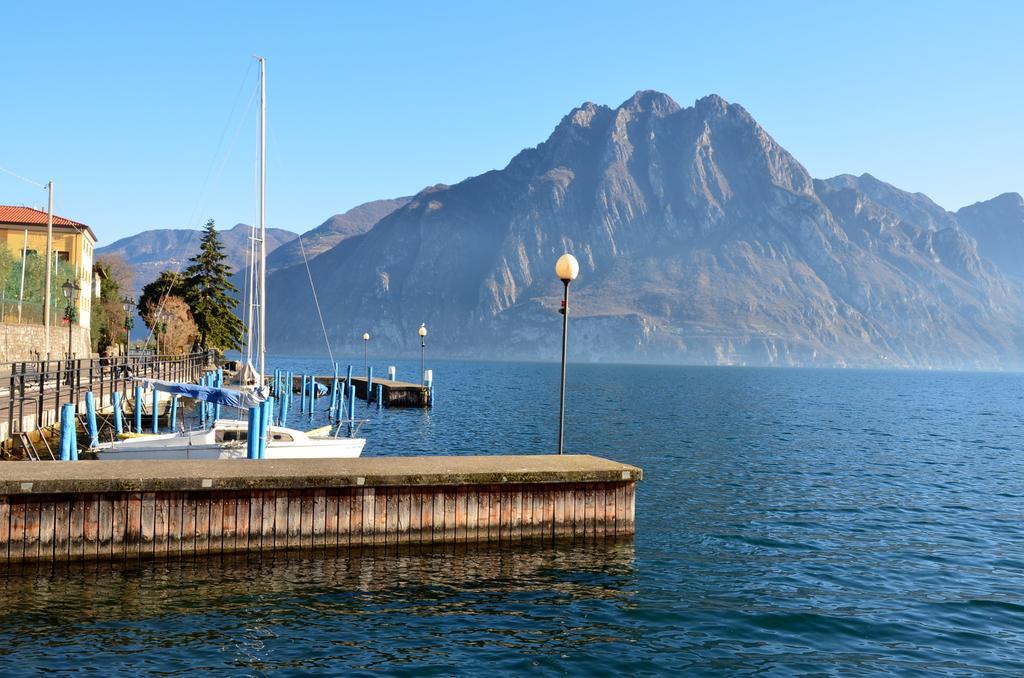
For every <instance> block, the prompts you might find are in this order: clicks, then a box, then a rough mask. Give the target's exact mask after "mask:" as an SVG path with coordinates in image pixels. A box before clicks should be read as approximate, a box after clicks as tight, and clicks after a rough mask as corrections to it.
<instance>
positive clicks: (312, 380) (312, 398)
mask: <svg viewBox="0 0 1024 678" xmlns="http://www.w3.org/2000/svg"><path fill="white" fill-rule="evenodd" d="M315 410H316V377H314V376H313V375H312V374H311V375H309V418H310V419H312V418H313V412H314V411H315Z"/></svg>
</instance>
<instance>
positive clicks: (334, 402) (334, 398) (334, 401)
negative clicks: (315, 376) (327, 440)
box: [327, 375, 338, 419]
mask: <svg viewBox="0 0 1024 678" xmlns="http://www.w3.org/2000/svg"><path fill="white" fill-rule="evenodd" d="M337 406H338V375H334V381H332V382H331V405H330V407H328V408H327V418H328V419H330V418H332V417H334V408H336V407H337Z"/></svg>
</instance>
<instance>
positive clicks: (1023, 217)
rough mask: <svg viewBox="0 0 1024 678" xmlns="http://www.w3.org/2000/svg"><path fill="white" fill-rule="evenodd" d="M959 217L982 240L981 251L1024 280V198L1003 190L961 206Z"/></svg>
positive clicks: (1003, 269)
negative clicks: (988, 198) (980, 200)
mask: <svg viewBox="0 0 1024 678" xmlns="http://www.w3.org/2000/svg"><path fill="white" fill-rule="evenodd" d="M956 218H957V220H958V221H959V222H960V224H961V225H962V226H963V227H964V229H965V230H966V231H967V232H968V233H970V234H971V236H972V237H973V238H974V239H975V240H976V241H977V242H978V251H979V252H980V253H981V254H982V255H983V256H984V257H986V258H988V259H991V260H992V261H994V262H995V263H996V265H997V266H999V268H1000V269H1002V271H1003V272H1004V273H1006V274H1007V275H1009V276H1012V277H1013V278H1014V279H1016V280H1017V281H1019V282H1022V283H1024V199H1022V198H1021V196H1020V194H1019V193H1003V194H1002V195H999V196H996V197H995V198H992V199H991V200H986V201H984V202H977V203H974V204H973V205H969V206H967V207H964V208H962V209H960V210H959V211H958V212H957V213H956Z"/></svg>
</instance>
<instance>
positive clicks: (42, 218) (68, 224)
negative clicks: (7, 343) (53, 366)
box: [0, 205, 96, 361]
mask: <svg viewBox="0 0 1024 678" xmlns="http://www.w3.org/2000/svg"><path fill="white" fill-rule="evenodd" d="M46 222H47V214H46V212H45V211H43V210H38V209H35V208H32V207H23V206H17V205H0V247H5V248H6V249H7V250H8V253H9V255H10V260H12V261H14V262H15V267H16V268H15V271H16V272H15V273H14V275H15V277H17V272H20V271H22V270H32V267H33V266H39V267H41V266H44V265H45V260H44V259H42V257H44V256H45V252H46ZM95 248H96V234H95V233H94V232H93V230H92V229H91V228H89V226H87V225H86V224H83V223H80V222H78V221H74V220H72V219H68V218H66V217H61V216H57V215H56V214H55V215H53V249H52V252H53V254H52V256H53V262H52V265H53V268H52V270H53V274H52V277H53V283H52V288H51V298H50V308H51V318H50V324H51V327H56V328H60V327H62V326H63V327H64V328H66V327H67V321H66V320H65V319H64V315H65V308H66V302H65V299H64V297H63V295H62V293H61V290H60V287H61V285H63V284H64V283H65V282H66V281H67V280H72V281H73V282H76V283H78V286H79V288H80V289H81V291H80V292H79V294H78V298H77V301H76V304H75V311H76V313H75V316H76V318H75V324H76V325H79V326H80V327H81V329H82V330H84V332H80V334H83V335H84V337H83V339H82V342H78V341H76V342H75V343H76V344H77V345H78V348H79V350H77V351H75V353H77V354H78V355H79V356H80V357H81V356H82V355H83V352H82V351H81V347H82V346H83V345H84V346H85V347H86V350H85V351H84V353H85V355H88V351H87V347H88V329H89V327H90V324H91V322H90V321H91V312H92V298H93V296H94V295H93V292H94V289H95V285H94V282H93V256H94V251H95ZM33 258H35V259H33ZM0 282H7V281H0ZM17 282H18V281H15V283H14V284H7V286H6V289H5V290H4V297H3V299H2V300H0V323H3V324H19V325H20V324H42V323H43V313H42V307H43V303H42V302H43V296H42V295H43V290H42V287H43V285H42V284H41V283H37V285H36V286H37V287H38V289H32V290H24V291H23V290H19V289H17V288H18V287H19V285H18V284H17ZM20 287H25V285H24V284H22V285H21V286H20ZM12 288H14V292H12ZM63 331H64V332H65V333H66V332H67V329H64V330H63ZM65 337H66V335H65ZM0 343H2V342H0ZM50 343H51V354H53V353H57V354H60V353H63V352H64V351H62V350H61V349H59V348H58V347H59V346H61V345H62V344H66V343H67V339H66V338H65V339H64V341H63V342H59V343H54V340H51V342H50ZM12 350H13V349H12ZM65 350H66V349H65ZM4 357H6V358H8V359H20V356H18V357H14V356H13V355H9V356H4ZM4 357H0V361H3V359H4Z"/></svg>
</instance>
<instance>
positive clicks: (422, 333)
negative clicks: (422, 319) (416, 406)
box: [419, 323, 427, 386]
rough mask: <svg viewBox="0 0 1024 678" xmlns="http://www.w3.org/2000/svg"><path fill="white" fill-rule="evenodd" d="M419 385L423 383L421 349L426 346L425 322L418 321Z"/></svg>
mask: <svg viewBox="0 0 1024 678" xmlns="http://www.w3.org/2000/svg"><path fill="white" fill-rule="evenodd" d="M419 334H420V386H422V385H423V373H424V372H423V351H424V350H425V349H426V348H427V323H420V329H419Z"/></svg>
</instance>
